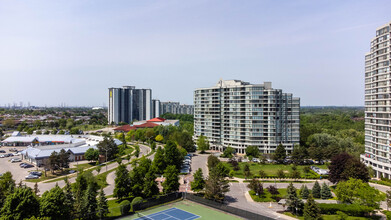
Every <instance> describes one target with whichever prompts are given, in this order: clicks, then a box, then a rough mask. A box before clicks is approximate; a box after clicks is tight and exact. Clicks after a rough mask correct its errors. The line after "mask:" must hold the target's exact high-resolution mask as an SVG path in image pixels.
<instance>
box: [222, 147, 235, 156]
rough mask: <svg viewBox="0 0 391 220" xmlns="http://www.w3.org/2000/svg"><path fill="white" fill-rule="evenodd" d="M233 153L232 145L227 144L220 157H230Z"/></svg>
mask: <svg viewBox="0 0 391 220" xmlns="http://www.w3.org/2000/svg"><path fill="white" fill-rule="evenodd" d="M234 153H235V150H234V149H233V148H232V147H230V146H228V147H227V148H225V150H224V152H223V154H222V155H221V157H225V158H232V157H233V154H234Z"/></svg>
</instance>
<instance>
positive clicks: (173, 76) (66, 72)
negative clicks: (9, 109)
mask: <svg viewBox="0 0 391 220" xmlns="http://www.w3.org/2000/svg"><path fill="white" fill-rule="evenodd" d="M0 5H1V7H0V30H1V31H0V33H1V34H0V48H2V49H1V50H0V75H1V82H2V83H1V86H0V106H1V107H2V106H4V105H6V106H7V105H8V103H10V104H11V105H13V103H20V102H23V103H25V105H26V104H27V103H28V102H30V103H31V105H32V106H45V105H46V106H59V105H60V104H61V103H66V105H67V106H102V105H103V104H104V105H105V106H107V105H108V95H107V88H109V87H122V86H126V85H130V86H136V87H137V88H145V89H152V90H153V91H154V95H153V98H156V99H159V100H161V101H175V102H181V103H183V104H193V91H194V89H196V88H202V87H208V86H209V85H211V84H214V83H215V82H216V81H218V80H219V79H220V78H222V79H224V80H230V79H238V80H243V81H248V82H252V83H262V82H264V81H270V82H272V83H273V86H274V87H276V88H284V91H287V92H291V93H293V94H295V96H298V97H300V98H301V105H302V106H363V105H364V78H363V76H364V73H365V69H364V65H363V63H364V55H365V53H366V52H367V51H368V48H369V46H370V45H369V42H370V41H371V39H372V38H373V36H374V35H375V32H374V30H375V29H376V28H377V27H379V26H381V25H384V24H386V23H388V22H390V21H391V15H390V13H389V10H388V9H389V8H391V2H390V1H386V0H381V1H376V3H374V2H371V1H363V0H358V1H353V0H348V1H304V0H298V1H246V2H238V1H205V0H201V1H179V0H174V1H121V0H120V1H115V2H107V1H92V0H90V1H39V2H36V1H34V2H14V1H3V0H0Z"/></svg>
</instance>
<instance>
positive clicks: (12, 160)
mask: <svg viewBox="0 0 391 220" xmlns="http://www.w3.org/2000/svg"><path fill="white" fill-rule="evenodd" d="M17 162H22V160H21V159H20V158H12V159H11V163H17Z"/></svg>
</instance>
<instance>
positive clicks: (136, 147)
mask: <svg viewBox="0 0 391 220" xmlns="http://www.w3.org/2000/svg"><path fill="white" fill-rule="evenodd" d="M134 156H135V157H139V156H140V146H138V145H137V144H136V145H134Z"/></svg>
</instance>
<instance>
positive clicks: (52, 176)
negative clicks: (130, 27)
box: [25, 169, 71, 183]
mask: <svg viewBox="0 0 391 220" xmlns="http://www.w3.org/2000/svg"><path fill="white" fill-rule="evenodd" d="M69 170H71V169H64V170H63V171H61V172H59V171H56V172H54V174H52V173H51V171H47V172H46V176H45V172H42V176H41V177H40V178H38V179H29V180H25V181H26V182H31V183H37V182H38V183H39V182H42V181H46V180H51V179H56V178H58V177H61V176H64V179H65V175H68V174H69V173H68V171H69ZM56 181H58V180H57V179H56V180H54V181H47V182H56Z"/></svg>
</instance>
